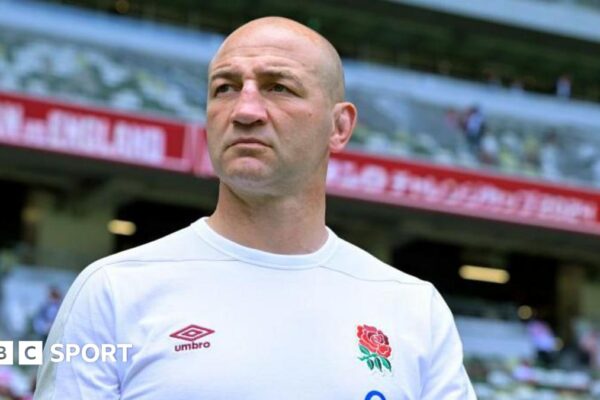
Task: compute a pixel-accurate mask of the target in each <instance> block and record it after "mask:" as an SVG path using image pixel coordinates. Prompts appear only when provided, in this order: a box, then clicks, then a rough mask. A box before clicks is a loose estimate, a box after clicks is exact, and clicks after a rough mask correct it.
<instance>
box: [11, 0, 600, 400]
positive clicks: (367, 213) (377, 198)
mask: <svg viewBox="0 0 600 400" xmlns="http://www.w3.org/2000/svg"><path fill="white" fill-rule="evenodd" d="M266 15H281V16H287V17H291V18H293V19H296V20H298V21H299V22H302V23H304V24H306V25H308V26H310V27H312V28H314V29H315V30H317V31H318V32H320V33H322V34H323V35H324V36H325V37H327V38H328V39H330V40H331V41H332V43H333V44H334V45H335V46H336V48H337V49H338V51H339V52H340V54H341V56H342V57H343V59H344V65H345V72H346V81H347V95H348V98H349V100H351V101H353V102H354V103H355V104H356V105H357V106H358V109H359V121H358V127H357V129H356V132H355V135H354V137H353V139H352V142H351V145H350V147H349V149H348V151H346V152H344V153H342V154H339V155H335V156H334V157H333V158H332V160H331V164H330V170H329V175H328V188H329V194H330V195H329V197H328V224H329V226H330V227H332V228H333V229H334V230H335V231H336V232H337V233H338V235H340V236H341V237H343V238H345V239H347V240H349V241H351V242H353V243H356V244H358V245H359V246H361V247H363V248H365V249H367V250H368V251H370V252H371V253H373V254H375V255H376V256H378V257H379V258H380V259H382V260H384V261H386V262H388V263H389V264H391V265H393V266H394V267H396V268H399V269H401V270H403V271H405V272H408V273H410V274H413V275H416V276H417V277H420V278H422V279H426V280H429V281H431V282H432V283H434V284H435V285H436V286H437V288H438V289H439V290H440V292H441V293H442V294H443V295H444V297H445V298H446V300H447V301H448V303H449V305H450V307H451V309H452V310H453V312H454V314H455V318H456V323H457V325H458V328H459V331H460V334H461V337H462V340H463V343H464V348H465V357H466V359H465V363H466V366H467V369H468V371H469V374H470V376H471V379H472V380H473V383H474V385H475V388H476V391H477V394H478V397H479V398H480V399H532V400H539V399H600V236H599V235H600V103H599V102H600V57H598V54H600V1H598V0H495V1H483V2H482V1H477V0H458V1H453V2H449V1H443V0H371V1H368V0H321V1H316V0H305V1H300V0H289V1H286V2H281V1H276V0H260V1H259V0H255V1H250V0H231V1H216V0H203V1H191V0H170V1H160V0H144V1H141V0H116V1H115V0H64V1H58V0H57V1H39V2H34V1H28V0H14V1H11V0H0V198H1V204H2V207H1V208H0V338H1V339H2V340H24V339H34V340H38V339H44V338H45V335H46V334H47V330H48V327H49V326H50V324H51V322H52V320H53V318H54V316H55V313H56V310H57V308H58V305H59V304H60V301H61V299H62V296H64V294H65V292H66V290H67V289H68V287H69V285H70V284H71V282H72V280H73V279H74V277H75V276H76V275H77V273H78V272H79V271H81V269H83V268H84V267H85V266H86V265H87V264H89V263H90V262H92V261H93V260H95V259H98V258H100V257H103V256H105V255H108V254H110V253H113V252H116V251H120V250H124V249H127V248H130V247H133V246H136V245H139V244H142V243H145V242H147V241H150V240H153V239H156V238H158V237H160V236H162V235H165V234H167V233H170V232H172V231H175V230H177V229H180V228H182V227H185V226H187V225H188V224H190V223H191V222H193V221H195V220H196V219H198V218H199V217H201V216H204V215H208V214H209V213H210V212H211V210H212V209H213V207H214V206H215V202H216V194H217V182H216V180H215V179H214V176H213V174H212V170H211V167H210V162H209V161H208V159H207V155H206V150H205V142H204V131H203V126H204V122H205V104H206V72H207V66H208V62H209V61H210V59H211V57H212V55H213V54H214V52H215V51H216V49H217V48H218V46H219V45H220V43H221V41H222V40H223V38H224V36H225V35H226V34H227V33H229V32H230V31H231V30H233V29H234V28H235V27H237V26H239V25H240V24H242V23H244V22H246V21H248V20H250V19H253V18H256V17H260V16H266ZM34 374H35V368H34V367H30V368H25V367H18V366H0V398H2V396H5V397H6V398H8V399H26V398H29V397H28V396H30V395H31V390H32V386H33V385H34V382H33V377H34Z"/></svg>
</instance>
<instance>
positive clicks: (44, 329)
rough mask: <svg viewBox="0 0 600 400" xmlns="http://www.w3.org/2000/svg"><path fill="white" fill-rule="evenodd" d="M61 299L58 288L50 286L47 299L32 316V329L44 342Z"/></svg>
mask: <svg viewBox="0 0 600 400" xmlns="http://www.w3.org/2000/svg"><path fill="white" fill-rule="evenodd" d="M61 301H62V294H61V293H60V290H58V288H56V287H51V288H50V290H49V291H48V299H47V300H46V302H45V303H44V304H43V305H42V307H40V309H39V310H38V312H37V313H36V315H35V316H34V317H33V331H34V332H35V334H36V335H37V336H38V337H40V338H42V340H43V341H44V342H46V338H47V337H48V333H49V332H50V328H51V327H52V323H53V322H54V318H56V314H58V309H59V308H60V303H61Z"/></svg>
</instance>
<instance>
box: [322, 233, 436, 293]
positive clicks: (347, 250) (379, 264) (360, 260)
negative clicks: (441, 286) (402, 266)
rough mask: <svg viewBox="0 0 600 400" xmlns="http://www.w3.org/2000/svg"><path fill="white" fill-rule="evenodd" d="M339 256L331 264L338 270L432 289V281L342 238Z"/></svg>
mask: <svg viewBox="0 0 600 400" xmlns="http://www.w3.org/2000/svg"><path fill="white" fill-rule="evenodd" d="M338 250H339V253H338V257H335V258H334V260H332V263H331V266H332V267H333V268H336V269H338V270H343V271H344V272H346V273H348V274H350V275H352V276H354V277H356V278H359V279H365V280H374V281H391V282H397V283H398V284H402V285H412V286H417V287H422V288H424V289H426V290H431V289H432V288H433V285H432V284H431V283H430V282H427V281H424V280H422V279H419V278H417V277H415V276H412V275H410V274H407V273H405V272H403V271H401V270H399V269H397V268H395V267H393V266H391V265H389V264H386V263H385V262H383V261H381V260H380V259H378V258H377V257H375V256H374V255H372V254H371V253H369V252H367V251H366V250H363V249H361V248H360V247H358V246H356V245H354V244H352V243H350V242H347V241H346V240H343V239H340V244H339V249H338Z"/></svg>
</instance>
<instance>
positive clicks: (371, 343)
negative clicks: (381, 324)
mask: <svg viewBox="0 0 600 400" xmlns="http://www.w3.org/2000/svg"><path fill="white" fill-rule="evenodd" d="M356 334H357V336H358V339H359V342H358V348H359V350H360V352H361V353H362V354H361V357H359V358H358V359H359V360H360V361H364V362H366V363H367V365H368V366H369V369H371V370H372V369H373V368H377V369H378V370H379V371H382V372H383V369H384V368H386V369H387V370H389V371H390V372H391V371H392V364H390V361H389V360H388V358H389V357H390V355H391V354H392V348H391V347H390V342H389V340H388V337H387V336H386V335H385V334H384V333H383V332H381V331H380V330H379V329H377V328H375V327H373V326H369V325H359V326H358V331H357V332H356Z"/></svg>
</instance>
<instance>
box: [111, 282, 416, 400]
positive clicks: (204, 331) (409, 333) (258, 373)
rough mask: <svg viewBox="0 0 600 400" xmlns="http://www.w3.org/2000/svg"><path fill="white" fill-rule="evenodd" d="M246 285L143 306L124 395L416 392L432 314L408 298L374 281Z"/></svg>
mask: <svg viewBox="0 0 600 400" xmlns="http://www.w3.org/2000/svg"><path fill="white" fill-rule="evenodd" d="M239 289H240V288H234V287H227V286H222V287H220V289H219V290H218V291H216V290H190V289H181V290H183V291H185V293H182V292H179V293H169V294H166V295H163V296H161V301H152V302H150V304H149V307H148V309H147V310H142V311H140V312H139V314H138V315H136V318H135V321H130V323H129V324H127V329H126V330H124V331H123V334H122V338H121V340H123V341H125V342H127V343H131V344H133V345H134V349H133V352H132V358H131V361H130V362H129V364H128V365H127V366H126V368H125V369H124V370H123V374H122V394H123V397H122V398H123V399H124V400H126V399H134V398H135V399H165V398H172V399H180V398H181V399H183V398H186V399H187V398H195V399H210V400H212V399H245V400H246V399H248V400H249V399H280V398H285V399H290V400H292V399H303V400H309V399H315V400H316V399H360V400H363V399H371V400H380V399H416V398H418V396H419V390H420V386H421V382H420V381H421V376H420V375H421V371H422V370H423V368H424V363H425V362H426V351H427V344H426V339H425V336H426V332H425V330H426V328H427V327H426V326H423V325H420V324H421V321H424V320H426V318H417V317H416V316H418V311H417V310H412V309H410V308H407V307H404V306H403V305H402V304H399V303H398V302H400V301H402V300H401V299H399V298H393V296H386V293H385V292H384V293H381V291H377V290H372V288H370V287H367V288H363V289H361V290H350V289H351V288H340V287H337V288H335V289H333V288H330V290H321V289H320V288H319V287H318V285H317V286H312V287H309V288H308V289H306V290H299V288H296V287H295V286H294V285H291V286H288V287H287V288H284V287H282V286H279V285H277V286H275V287H272V288H268V287H264V286H263V287H261V288H260V289H259V288H257V287H254V288H252V287H249V288H247V289H246V290H245V292H239ZM355 289H356V288H355ZM182 299H185V301H182Z"/></svg>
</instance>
